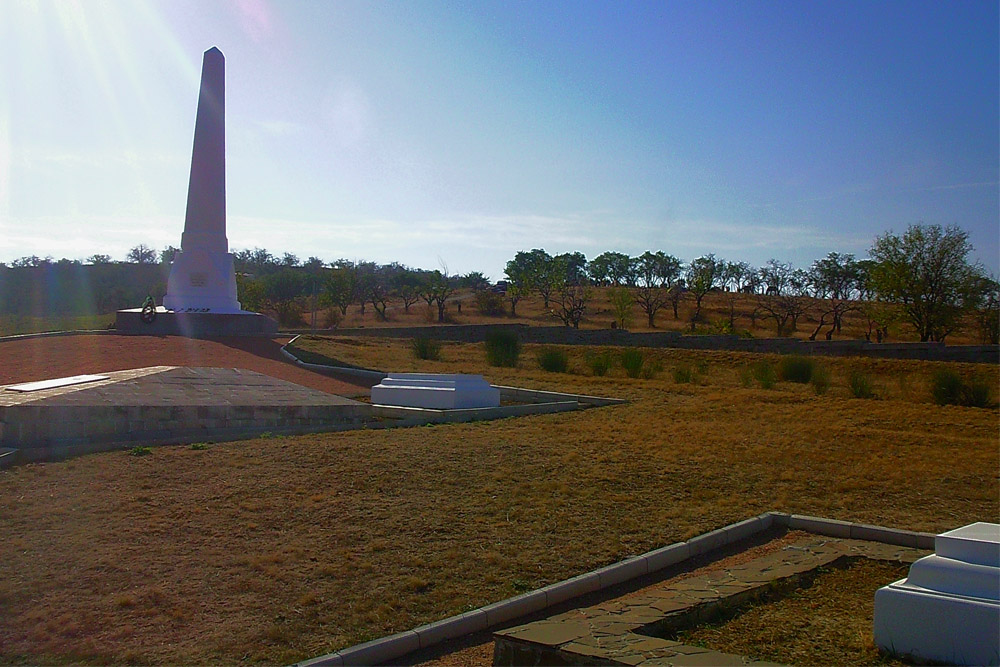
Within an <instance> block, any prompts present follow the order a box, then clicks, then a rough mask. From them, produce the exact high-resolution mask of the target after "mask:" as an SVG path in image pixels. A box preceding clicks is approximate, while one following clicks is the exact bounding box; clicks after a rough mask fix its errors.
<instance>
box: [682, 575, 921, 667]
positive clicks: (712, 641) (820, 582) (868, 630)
mask: <svg viewBox="0 0 1000 667" xmlns="http://www.w3.org/2000/svg"><path fill="white" fill-rule="evenodd" d="M908 569H909V566H908V565H904V564H900V563H887V562H882V561H875V560H870V559H867V558H862V559H859V560H856V561H854V562H853V563H851V564H850V565H849V566H848V567H846V568H841V569H838V568H834V569H826V570H823V571H821V573H820V574H819V575H818V576H817V577H816V579H815V580H814V581H813V582H812V585H810V586H808V587H806V588H800V589H797V590H796V591H794V592H792V593H791V594H789V595H787V596H786V597H784V598H782V599H780V600H777V601H774V602H771V603H762V604H757V605H754V606H752V607H750V608H749V609H747V610H746V611H744V612H743V613H741V614H739V615H738V616H735V617H734V618H732V619H730V620H728V621H726V622H724V623H719V624H714V625H706V626H702V627H699V628H696V629H694V630H691V631H689V632H685V633H682V634H681V635H680V636H679V637H677V639H678V641H682V642H684V643H686V644H694V645H696V646H704V647H707V648H711V649H714V650H716V651H722V652H723V653H732V654H736V655H744V656H749V657H751V658H753V659H755V660H766V661H771V662H777V663H780V664H784V665H800V666H804V665H859V666H860V665H903V664H905V663H904V662H902V661H900V660H898V659H894V658H888V657H886V656H883V655H882V654H880V653H879V651H878V648H876V646H875V643H874V640H873V638H872V624H873V623H874V615H875V591H877V590H878V589H879V588H881V587H882V586H885V585H886V584H887V583H889V582H892V581H896V580H898V579H902V578H903V577H905V576H906V573H907V570H908Z"/></svg>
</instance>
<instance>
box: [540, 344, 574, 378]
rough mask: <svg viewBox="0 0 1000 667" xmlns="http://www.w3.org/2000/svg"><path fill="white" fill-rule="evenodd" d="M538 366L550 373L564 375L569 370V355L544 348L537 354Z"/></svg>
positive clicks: (562, 351) (563, 351)
mask: <svg viewBox="0 0 1000 667" xmlns="http://www.w3.org/2000/svg"><path fill="white" fill-rule="evenodd" d="M538 365H539V366H541V368H542V370H546V371H548V372H550V373H565V372H566V369H567V368H569V355H567V354H566V352H565V350H558V349H556V348H546V349H544V350H541V351H540V352H539V353H538Z"/></svg>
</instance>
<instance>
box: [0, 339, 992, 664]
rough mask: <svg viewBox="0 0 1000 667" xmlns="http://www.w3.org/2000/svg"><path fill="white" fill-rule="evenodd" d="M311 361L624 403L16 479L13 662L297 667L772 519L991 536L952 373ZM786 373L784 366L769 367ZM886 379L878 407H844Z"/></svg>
mask: <svg viewBox="0 0 1000 667" xmlns="http://www.w3.org/2000/svg"><path fill="white" fill-rule="evenodd" d="M297 345H299V346H301V348H303V349H308V350H310V351H311V352H312V354H313V355H316V358H336V359H340V360H343V361H346V362H348V363H353V364H356V365H359V366H365V367H369V368H383V369H389V368H391V369H393V370H400V371H427V372H466V373H482V374H484V375H485V376H486V377H487V378H488V379H489V380H490V381H492V382H494V383H498V384H507V385H516V386H523V387H531V388H538V389H555V390H563V391H573V392H580V393H586V394H596V395H603V396H615V397H621V398H627V399H629V400H630V401H631V402H630V403H628V404H626V405H620V406H613V407H607V408H599V409H591V410H585V411H580V412H572V413H561V414H552V415H538V416H533V417H525V418H518V419H504V420H498V421H493V422H478V423H470V424H451V425H438V426H433V427H418V428H409V429H396V430H382V431H364V430H361V431H352V432H342V433H331V434H317V435H308V436H298V437H287V438H269V439H263V438H258V439H255V440H248V441H242V442H232V443H220V444H215V445H211V446H209V447H208V448H207V449H198V450H195V449H192V448H190V447H160V448H153V450H152V453H151V454H150V455H147V456H142V457H136V456H129V455H128V454H127V453H126V452H116V453H107V454H98V455H92V456H86V457H81V458H78V459H74V460H70V461H65V462H61V463H51V464H44V465H31V466H24V467H20V468H15V469H11V470H6V471H3V472H0V531H2V533H3V535H4V536H5V539H4V540H3V541H2V542H0V562H2V563H3V564H4V572H5V573H9V574H6V575H5V576H3V577H0V608H2V609H3V610H4V623H3V624H0V661H6V662H29V663H39V662H43V663H48V662H83V663H100V662H129V661H137V662H147V663H156V664H175V663H205V662H218V663H227V664H231V663H237V662H246V661H252V662H262V663H288V662H292V661H295V660H300V659H304V658H307V657H311V656H316V655H320V654H322V653H325V652H329V651H333V650H336V649H338V648H342V647H344V646H348V645H351V644H354V643H357V642H360V641H365V640H368V639H372V638H374V637H378V636H382V635H385V634H389V633H392V632H397V631H401V630H406V629H410V628H412V627H415V626H417V625H419V624H421V623H426V622H430V621H433V620H436V619H440V618H443V617H446V616H449V615H451V614H456V613H459V612H462V611H464V610H468V609H470V608H474V607H478V606H480V605H483V604H486V603H489V602H493V601H497V600H500V599H503V598H506V597H509V596H511V595H514V594H516V593H517V592H520V591H522V590H525V589H526V588H531V589H533V588H536V587H539V586H542V585H545V584H547V583H551V582H554V581H558V580H561V579H564V578H567V577H570V576H573V575H576V574H580V573H582V572H585V571H588V570H591V569H593V568H596V567H599V566H602V565H606V564H609V563H612V562H615V561H617V560H620V559H622V558H624V557H626V556H629V555H633V554H640V553H643V552H645V551H648V550H650V549H653V548H656V547H659V546H662V545H664V544H669V543H671V542H674V541H678V540H683V539H686V538H689V537H691V536H693V535H696V534H699V533H702V532H705V531H707V530H711V529H713V528H717V527H719V526H722V525H725V524H727V523H730V522H733V521H736V520H739V519H742V518H745V517H747V516H751V515H754V514H758V513H760V512H763V511H767V510H772V509H774V510H781V511H786V512H797V513H804V514H814V515H820V516H827V517H832V518H838V519H844V520H853V521H863V522H866V523H872V524H878V525H886V526H893V527H898V528H906V529H912V530H926V531H933V532H939V531H942V530H946V529H950V528H954V527H956V526H960V525H964V524H966V523H970V522H972V521H977V520H990V519H991V518H995V517H996V516H997V515H998V512H1000V502H998V498H1000V493H998V491H1000V488H998V481H997V475H996V471H997V470H998V468H1000V448H998V447H997V444H998V437H997V433H998V431H1000V429H998V426H1000V424H998V412H997V410H996V409H995V408H990V409H980V408H967V407H960V406H938V405H936V404H934V402H933V401H932V400H931V398H930V395H929V391H928V389H927V387H928V379H929V377H930V375H931V374H932V372H933V370H934V369H936V368H939V367H940V366H941V365H940V364H933V363H928V362H915V361H892V360H875V359H827V360H824V362H823V363H824V366H826V367H827V368H828V369H829V372H830V376H831V381H830V388H829V390H828V391H827V392H826V393H825V394H823V395H817V394H816V393H815V392H814V391H813V389H812V387H810V386H809V385H802V384H797V383H791V382H777V383H776V384H775V385H774V388H773V389H771V390H768V391H765V390H762V389H760V388H759V387H757V386H750V387H743V386H741V385H740V382H739V373H738V369H739V368H741V367H743V366H746V365H747V364H749V363H752V362H753V361H755V360H757V359H759V357H755V356H754V355H747V354H742V353H735V352H704V351H688V350H643V353H644V355H645V358H646V360H647V361H654V362H656V363H659V364H661V365H662V366H663V367H664V368H675V367H678V366H681V365H688V366H690V367H692V368H694V369H696V370H697V376H698V381H697V382H692V383H675V382H674V380H673V377H671V376H670V375H667V376H664V377H653V378H651V379H643V378H641V377H640V378H636V379H632V378H628V377H626V375H625V372H624V371H623V369H622V368H620V367H618V366H617V365H616V366H614V367H612V368H611V369H609V370H608V372H607V374H606V375H604V376H600V375H593V374H592V373H591V371H590V369H589V367H588V365H587V357H588V354H590V355H593V354H602V353H604V352H611V351H614V349H613V348H605V349H600V348H598V349H590V350H588V349H586V348H584V347H572V346H564V347H563V348H562V349H563V350H564V351H565V353H566V355H567V358H568V369H567V370H568V372H567V373H560V374H553V373H548V372H546V371H544V370H542V369H540V368H538V365H537V361H536V353H537V350H538V347H537V346H531V345H526V346H525V350H524V352H523V353H522V355H521V359H520V362H519V366H518V367H513V368H508V367H491V366H489V365H488V364H487V363H486V356H485V350H484V346H483V345H481V344H479V345H470V344H457V343H447V342H445V343H442V345H441V349H440V359H439V360H420V359H416V358H415V357H414V354H413V351H412V349H411V347H410V344H409V341H407V340H389V339H364V340H349V339H323V338H318V337H316V338H309V337H303V338H300V339H299V341H298V342H297ZM772 363H774V359H773V358H772ZM947 366H948V367H949V368H953V369H954V370H955V371H956V372H957V373H959V375H960V376H961V377H965V378H974V377H978V378H983V379H985V380H987V381H989V382H991V383H993V385H994V386H995V385H996V383H997V380H998V369H997V367H995V366H974V365H963V364H948V365H947ZM855 368H857V369H860V370H862V371H864V372H866V373H868V374H870V376H871V377H873V378H877V380H876V382H877V383H878V392H879V397H880V399H881V400H878V401H858V400H854V399H853V398H851V397H850V393H849V390H848V388H847V376H848V374H849V372H850V371H851V370H852V369H855Z"/></svg>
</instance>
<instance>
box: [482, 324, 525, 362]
mask: <svg viewBox="0 0 1000 667" xmlns="http://www.w3.org/2000/svg"><path fill="white" fill-rule="evenodd" d="M485 345H486V361H487V362H488V363H489V365H490V366H507V367H511V368H512V367H515V366H517V360H518V358H519V357H520V356H521V340H520V339H519V338H518V337H517V333H515V332H513V331H503V330H499V331H491V332H489V333H488V334H486V341H485Z"/></svg>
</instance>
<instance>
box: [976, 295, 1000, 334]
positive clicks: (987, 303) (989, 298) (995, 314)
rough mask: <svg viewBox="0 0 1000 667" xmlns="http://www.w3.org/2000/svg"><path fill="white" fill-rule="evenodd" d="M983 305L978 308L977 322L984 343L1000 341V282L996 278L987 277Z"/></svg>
mask: <svg viewBox="0 0 1000 667" xmlns="http://www.w3.org/2000/svg"><path fill="white" fill-rule="evenodd" d="M984 280H985V282H986V284H985V285H984V286H983V293H984V294H985V298H984V299H983V303H982V306H981V307H980V308H979V309H977V310H976V324H977V326H978V327H979V335H980V337H981V339H982V342H983V343H986V344H992V345H996V344H997V343H1000V283H998V282H997V281H996V279H995V278H985V279H984Z"/></svg>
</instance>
